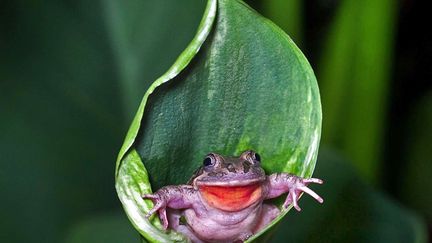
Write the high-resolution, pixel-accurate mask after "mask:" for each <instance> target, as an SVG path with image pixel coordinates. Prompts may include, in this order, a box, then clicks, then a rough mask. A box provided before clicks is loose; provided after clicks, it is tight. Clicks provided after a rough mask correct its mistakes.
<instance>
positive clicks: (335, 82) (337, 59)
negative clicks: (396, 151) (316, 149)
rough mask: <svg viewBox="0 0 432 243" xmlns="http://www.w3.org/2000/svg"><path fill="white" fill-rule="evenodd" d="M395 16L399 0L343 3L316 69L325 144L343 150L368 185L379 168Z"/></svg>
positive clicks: (345, 0) (347, 1) (367, 0)
mask: <svg viewBox="0 0 432 243" xmlns="http://www.w3.org/2000/svg"><path fill="white" fill-rule="evenodd" d="M396 14H397V1H392V0H383V1H375V0H365V1H357V0H344V1H342V2H341V5H340V8H339V9H338V12H337V14H336V16H335V19H334V22H333V24H332V26H331V28H330V31H329V33H328V39H327V41H326V43H325V47H324V52H323V55H322V56H321V63H320V65H319V73H318V77H319V79H320V85H321V90H322V94H323V104H324V106H323V111H324V113H325V114H326V119H325V120H324V123H323V126H324V129H323V131H324V134H323V138H324V139H323V142H324V143H325V144H332V145H336V146H337V147H338V148H340V149H342V150H343V151H345V152H346V154H347V156H349V158H350V161H352V162H353V163H354V165H355V166H356V167H357V168H358V169H359V170H360V172H361V174H362V175H363V176H364V177H365V178H368V179H369V180H371V181H376V180H377V173H378V170H379V169H380V168H381V167H380V164H379V163H378V161H380V160H381V158H380V157H381V152H380V151H381V150H382V142H383V141H382V139H383V128H384V126H383V125H384V121H385V114H386V113H385V108H386V104H387V92H388V90H389V88H388V86H389V85H388V81H389V74H390V72H389V70H390V67H391V60H392V47H393V39H394V31H393V29H394V25H395V21H394V19H395V17H396Z"/></svg>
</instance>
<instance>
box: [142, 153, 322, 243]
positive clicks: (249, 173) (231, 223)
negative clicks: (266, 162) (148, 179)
mask: <svg viewBox="0 0 432 243" xmlns="http://www.w3.org/2000/svg"><path fill="white" fill-rule="evenodd" d="M260 160H261V159H260V156H259V155H258V154H257V153H255V152H254V151H251V150H248V151H245V152H243V153H242V154H241V155H240V157H238V158H236V157H223V156H221V155H218V154H215V153H210V154H208V155H207V156H206V157H205V159H204V161H203V166H201V167H200V168H199V169H198V170H197V171H196V172H195V174H194V175H193V176H192V178H191V179H190V180H189V182H188V184H187V185H177V186H165V187H163V188H161V189H160V190H158V191H157V192H155V193H154V194H144V195H143V198H147V199H151V200H152V201H153V202H154V204H155V205H154V207H153V208H152V209H151V210H150V211H149V212H148V214H147V217H150V216H151V215H152V214H154V213H155V212H158V213H159V217H160V219H161V221H162V224H163V227H164V228H165V229H167V228H168V226H169V227H170V228H171V229H173V230H175V231H177V232H181V233H183V234H184V235H186V236H188V237H189V239H190V240H191V241H192V242H238V241H240V242H242V241H244V240H246V239H248V238H249V237H250V236H252V235H253V234H255V233H256V232H258V231H259V230H260V229H262V228H263V227H265V226H266V225H267V224H269V223H270V222H271V221H272V220H273V219H274V218H276V217H277V216H278V215H279V213H280V210H279V208H277V207H276V206H275V205H273V204H270V203H265V202H264V200H267V199H271V198H275V197H278V196H280V195H282V194H284V193H288V196H287V198H286V200H285V203H284V204H283V207H284V208H287V207H288V206H289V205H290V204H293V206H294V208H295V209H297V210H298V211H300V210H301V209H300V207H299V206H298V203H297V201H298V199H299V195H300V194H301V192H305V193H307V194H309V195H310V196H312V197H313V198H315V199H316V200H317V201H318V202H320V203H322V202H323V199H322V198H321V197H320V196H318V194H316V193H315V192H314V191H312V190H311V189H309V188H308V187H307V185H308V184H309V183H318V184H322V183H323V181H322V180H320V179H316V178H309V179H304V178H301V177H298V176H295V175H291V174H287V173H275V174H271V175H269V176H266V175H265V172H264V170H263V169H262V168H261V165H260V163H261V162H260ZM181 217H184V219H186V220H180V218H181ZM184 221H186V222H184Z"/></svg>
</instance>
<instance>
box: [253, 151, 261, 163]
mask: <svg viewBox="0 0 432 243" xmlns="http://www.w3.org/2000/svg"><path fill="white" fill-rule="evenodd" d="M254 160H256V161H258V162H261V156H260V155H259V154H258V153H255V154H254Z"/></svg>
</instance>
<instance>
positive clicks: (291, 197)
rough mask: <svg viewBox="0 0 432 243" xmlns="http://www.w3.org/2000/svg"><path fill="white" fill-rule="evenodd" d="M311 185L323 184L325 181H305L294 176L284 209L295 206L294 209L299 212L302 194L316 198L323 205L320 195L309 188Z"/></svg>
mask: <svg viewBox="0 0 432 243" xmlns="http://www.w3.org/2000/svg"><path fill="white" fill-rule="evenodd" d="M310 183H317V184H323V181H322V180H321V179H317V178H308V179H304V178H301V177H298V176H292V177H291V178H290V184H291V185H290V186H289V193H288V196H287V198H286V200H285V203H284V204H283V206H284V208H288V206H289V205H290V204H293V206H294V208H295V209H296V210H297V211H300V210H301V208H300V207H299V205H298V199H299V196H300V194H301V193H302V192H305V193H307V194H309V195H310V196H311V197H313V198H315V200H317V201H318V202H319V203H323V202H324V200H323V199H322V198H321V197H320V196H319V195H318V194H316V193H315V192H314V191H312V190H311V189H309V188H308V187H307V185H308V184H310Z"/></svg>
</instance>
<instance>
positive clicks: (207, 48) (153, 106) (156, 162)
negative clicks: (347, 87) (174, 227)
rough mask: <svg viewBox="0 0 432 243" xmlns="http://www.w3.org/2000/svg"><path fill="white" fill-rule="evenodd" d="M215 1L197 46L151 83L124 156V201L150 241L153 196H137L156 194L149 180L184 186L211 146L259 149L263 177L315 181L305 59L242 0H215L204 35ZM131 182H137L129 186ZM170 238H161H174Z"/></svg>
mask: <svg viewBox="0 0 432 243" xmlns="http://www.w3.org/2000/svg"><path fill="white" fill-rule="evenodd" d="M213 6H216V3H215V1H209V3H208V8H207V12H206V14H205V17H204V20H203V24H202V25H201V27H200V29H199V30H198V34H197V37H196V38H195V39H194V40H193V41H192V43H191V45H190V46H189V47H188V48H187V49H186V51H185V52H184V53H183V54H182V55H181V56H180V57H179V59H178V60H177V61H176V63H175V64H174V65H173V67H172V68H171V69H170V70H169V71H168V72H167V74H165V75H164V76H162V77H161V78H160V79H158V80H157V81H155V83H153V84H152V85H151V86H150V89H149V90H148V91H147V93H146V94H145V96H144V98H143V101H142V103H141V106H140V108H139V110H138V113H137V115H136V117H135V119H134V121H133V123H132V125H131V128H130V130H129V132H128V134H127V137H126V140H125V143H124V144H123V147H122V149H121V151H120V153H119V157H118V161H117V168H116V186H117V191H118V194H119V197H120V199H121V201H122V202H123V206H124V208H125V210H126V212H127V213H128V215H129V218H130V219H131V221H132V222H133V224H134V226H135V227H136V228H137V229H138V230H139V231H140V233H141V234H142V235H143V236H144V237H145V238H146V239H147V240H150V241H154V238H153V236H152V234H154V232H153V230H157V228H154V229H152V233H148V230H149V229H148V227H152V225H151V224H150V222H149V221H146V219H143V218H142V215H144V214H145V213H144V212H146V211H148V209H149V206H150V205H151V204H149V203H151V202H149V201H145V202H144V201H143V200H142V199H140V198H139V196H140V194H141V193H145V192H146V193H147V192H150V191H151V190H150V183H151V188H152V189H153V190H157V189H158V188H160V187H162V186H164V185H172V184H184V183H185V182H186V181H187V180H188V178H189V177H190V176H191V175H192V173H193V171H194V170H195V169H196V168H198V167H199V166H200V164H201V161H202V158H203V157H204V156H205V154H207V153H209V152H218V153H220V154H224V155H238V154H239V153H241V152H242V151H243V150H246V149H254V150H256V151H258V152H259V153H260V154H261V156H262V158H263V167H264V169H265V170H266V172H267V173H273V172H282V171H285V172H291V173H295V174H297V175H300V176H304V177H310V176H311V175H312V172H313V170H314V167H315V161H316V156H317V150H318V144H319V139H320V134H321V105H320V98H319V92H318V87H317V84H316V79H315V76H314V74H313V71H312V69H311V67H310V65H309V63H308V62H307V60H306V58H305V57H304V56H303V54H302V53H301V52H300V50H299V49H298V48H297V47H296V46H295V44H294V43H293V42H292V40H291V39H290V38H289V37H288V36H287V35H286V34H285V33H284V32H283V31H281V30H280V29H279V28H278V27H276V26H275V25H274V24H273V23H271V22H270V21H268V20H267V19H265V18H263V17H261V16H260V15H258V14H257V13H256V12H255V11H253V10H252V9H250V8H249V7H248V6H247V5H246V4H244V3H243V2H241V1H237V0H219V1H218V2H217V17H216V19H215V21H214V24H213V28H212V32H211V34H210V35H208V36H207V34H208V30H209V28H208V27H209V26H211V25H212V23H213V20H214V14H212V11H213ZM214 10H215V11H216V9H214ZM202 43H204V44H203V45H202V46H201V44H202ZM200 47H201V48H200ZM198 50H199V52H198ZM192 59H193V60H192ZM191 60H192V61H191ZM131 161H133V163H134V164H135V165H136V166H131ZM140 161H142V162H143V164H144V166H145V167H141V166H138V164H139V163H140ZM124 168H126V169H124ZM134 169H139V170H140V171H141V172H139V173H136V172H134V171H133V170H134ZM145 171H148V174H147V173H145ZM147 175H148V177H147ZM132 181H135V186H131V185H128V183H130V182H132ZM149 182H150V183H149ZM286 212H287V210H285V211H284V213H283V214H282V215H281V216H280V217H279V218H278V219H277V220H275V221H274V222H273V224H274V223H276V222H277V221H278V220H280V218H281V217H282V216H283V215H285V213H286ZM154 223H155V225H156V227H158V226H159V223H158V222H157V221H155V222H154ZM273 224H272V225H273ZM270 227H271V225H270V226H269V227H268V228H270ZM264 231H265V230H264ZM264 231H263V232H264ZM159 232H160V234H164V232H163V231H159ZM156 234H159V233H156ZM169 234H172V233H170V232H168V233H167V236H166V237H165V236H164V237H165V238H164V237H162V236H161V237H162V238H163V239H169V238H170V237H174V236H171V235H169ZM168 235H169V236H168ZM258 235H259V234H258ZM159 236H160V235H159ZM175 237H177V235H176V236H175ZM255 237H256V236H255ZM254 239H255V238H252V239H250V240H249V241H252V240H254ZM171 240H172V241H173V240H179V239H177V238H176V239H174V238H171Z"/></svg>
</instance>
